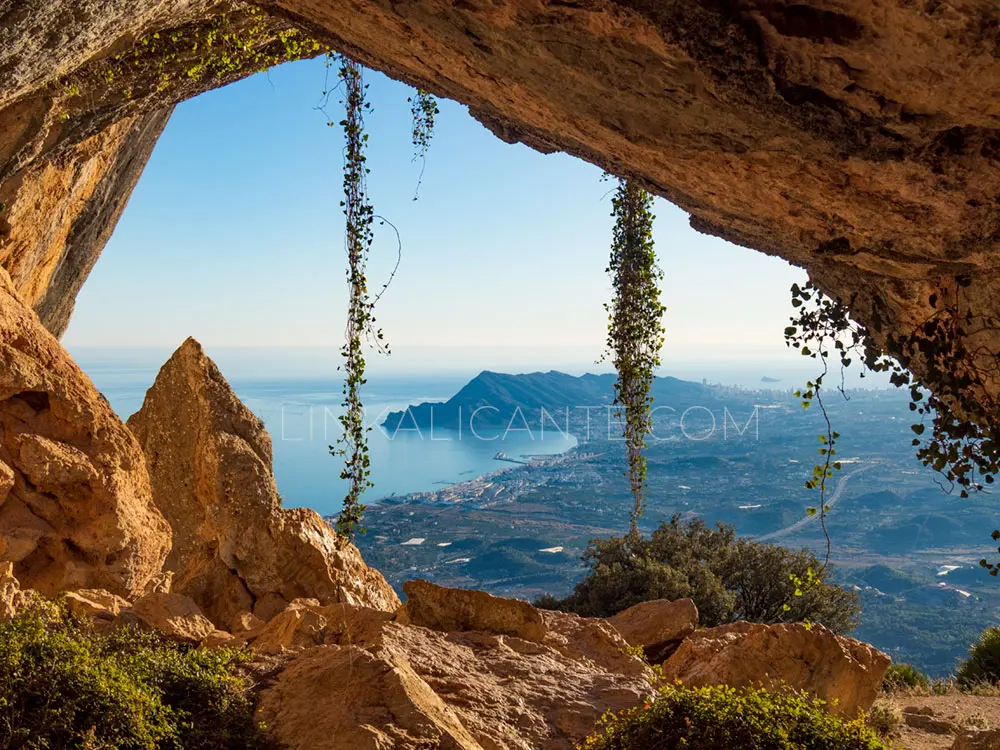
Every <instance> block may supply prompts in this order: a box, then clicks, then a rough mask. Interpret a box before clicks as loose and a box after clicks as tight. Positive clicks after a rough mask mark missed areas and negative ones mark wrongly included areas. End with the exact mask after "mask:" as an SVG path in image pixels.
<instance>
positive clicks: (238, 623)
mask: <svg viewBox="0 0 1000 750" xmlns="http://www.w3.org/2000/svg"><path fill="white" fill-rule="evenodd" d="M266 624H267V623H266V622H264V621H263V620H262V619H260V618H259V617H257V615H255V614H253V613H252V612H240V613H238V614H237V615H236V616H235V617H233V619H232V620H230V621H229V632H230V633H232V634H233V635H238V636H242V637H246V635H245V634H251V633H253V634H256V633H259V632H260V630H261V629H262V628H263V627H264V626H265V625H266Z"/></svg>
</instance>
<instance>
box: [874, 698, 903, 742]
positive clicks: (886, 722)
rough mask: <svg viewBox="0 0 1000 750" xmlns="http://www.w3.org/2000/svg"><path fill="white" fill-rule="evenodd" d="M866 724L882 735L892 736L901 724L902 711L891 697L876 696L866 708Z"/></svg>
mask: <svg viewBox="0 0 1000 750" xmlns="http://www.w3.org/2000/svg"><path fill="white" fill-rule="evenodd" d="M868 726H869V727H871V728H872V729H873V730H874V731H875V732H877V733H878V734H879V735H880V736H882V737H892V736H894V735H895V734H897V733H898V732H899V728H900V727H901V726H903V711H902V709H900V707H899V706H897V705H896V703H895V701H893V700H892V699H891V698H884V697H883V698H876V699H875V702H874V703H873V704H872V707H871V708H870V709H868Z"/></svg>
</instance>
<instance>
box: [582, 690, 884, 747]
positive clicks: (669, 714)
mask: <svg viewBox="0 0 1000 750" xmlns="http://www.w3.org/2000/svg"><path fill="white" fill-rule="evenodd" d="M583 748H584V749H585V750H674V749H675V748H683V749H684V750H718V749H719V748H740V749H741V750H793V749H794V750H887V746H886V745H885V744H884V743H883V742H882V740H881V739H880V738H879V737H878V735H877V734H876V733H875V732H874V731H873V730H872V729H871V728H870V727H868V725H867V724H866V723H865V721H864V719H860V718H859V719H855V720H853V721H847V720H845V719H841V718H838V717H836V716H833V715H831V714H830V713H828V712H827V710H826V709H825V708H824V705H823V703H822V701H816V700H813V699H811V698H808V697H806V696H804V695H801V694H799V693H795V692H792V691H776V692H770V691H767V690H763V689H761V688H731V687H725V686H722V687H708V688H686V687H682V686H668V687H666V688H663V689H662V690H661V692H660V696H659V697H658V698H657V699H656V700H655V701H653V702H652V703H647V704H646V705H645V706H640V707H639V708H635V709H633V710H631V711H625V712H622V713H620V714H617V715H609V716H605V717H604V718H603V719H602V720H601V723H600V724H599V726H598V733H597V734H595V735H594V736H592V737H590V738H588V739H587V740H586V741H585V742H584V744H583Z"/></svg>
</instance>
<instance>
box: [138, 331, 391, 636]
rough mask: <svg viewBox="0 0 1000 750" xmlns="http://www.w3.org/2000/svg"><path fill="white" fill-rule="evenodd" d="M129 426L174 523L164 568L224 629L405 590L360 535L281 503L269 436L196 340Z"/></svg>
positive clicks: (378, 604)
mask: <svg viewBox="0 0 1000 750" xmlns="http://www.w3.org/2000/svg"><path fill="white" fill-rule="evenodd" d="M128 425H129V427H130V428H131V429H132V431H133V432H134V434H135V435H136V436H137V437H138V439H139V442H140V443H141V444H142V446H143V450H144V451H145V454H146V461H147V464H148V466H149V472H150V476H151V478H152V484H153V495H154V498H155V500H156V503H157V505H158V506H159V507H160V509H161V510H162V511H163V513H164V515H165V516H166V517H167V519H168V520H169V522H170V524H171V526H172V527H173V530H174V537H173V547H172V549H171V551H170V555H169V557H168V559H167V563H166V567H167V569H169V570H171V571H173V572H174V574H175V575H174V580H173V588H172V590H173V591H175V592H179V593H183V594H186V595H188V596H190V597H191V598H193V599H194V600H195V601H196V602H197V603H198V604H199V606H201V607H202V608H203V610H204V611H205V614H206V615H207V616H208V617H209V619H211V620H212V622H213V623H215V625H216V626H217V627H219V628H226V627H229V624H230V622H231V621H232V619H233V618H234V617H235V616H236V615H237V614H239V613H241V612H247V611H251V612H253V613H254V614H255V615H257V616H258V617H260V618H261V619H263V620H269V619H271V618H272V617H274V616H275V615H276V614H278V613H279V612H280V611H281V610H283V609H284V608H285V607H286V606H287V603H288V602H290V601H292V600H294V599H298V598H304V597H311V598H315V599H318V600H320V601H322V602H324V603H332V602H349V603H352V604H359V605H364V606H369V607H373V608H376V609H385V610H387V611H394V610H395V609H396V608H397V607H398V606H399V599H398V597H397V596H396V594H395V592H394V591H393V590H392V588H391V587H390V586H389V585H388V584H387V583H386V582H385V579H384V578H383V577H382V575H381V574H380V573H378V572H377V571H375V570H372V569H371V568H369V567H368V566H367V565H365V563H364V561H363V560H362V559H361V555H360V553H359V552H358V550H357V549H356V548H355V547H354V546H353V545H346V546H345V547H344V548H343V549H338V546H337V539H336V535H335V534H334V532H333V530H332V529H331V528H330V527H329V525H328V524H327V523H326V522H324V521H323V519H322V518H320V516H319V515H318V514H317V513H315V512H313V511H311V510H307V509H303V508H297V509H293V510H286V509H283V508H281V504H280V499H279V497H278V492H277V488H276V486H275V482H274V476H273V474H272V471H271V438H270V436H269V435H268V434H267V431H266V430H265V429H264V425H263V423H261V421H260V420H259V419H258V418H257V417H256V416H255V415H254V414H253V413H252V412H251V411H250V410H249V409H247V408H246V406H244V405H243V404H242V403H241V402H240V401H239V399H238V398H237V397H236V395H235V394H234V393H233V391H232V389H231V388H230V387H229V384H228V383H227V382H226V380H225V378H223V377H222V374H221V373H220V372H219V370H218V368H217V367H216V366H215V364H214V363H213V362H212V361H211V360H210V359H209V358H208V357H207V356H205V353H204V351H203V350H202V348H201V346H200V345H199V344H198V342H196V341H195V340H194V339H188V340H187V341H185V342H184V344H183V345H182V346H181V347H180V348H179V349H178V350H177V351H176V352H174V354H173V356H172V357H171V358H170V360H169V361H168V362H167V363H166V364H165V365H164V366H163V367H162V369H161V370H160V373H159V375H157V377H156V382H155V383H154V384H153V387H152V388H150V389H149V392H148V393H147V394H146V399H145V402H144V403H143V406H142V409H141V410H140V411H139V412H137V413H136V414H134V415H132V417H131V418H129V420H128Z"/></svg>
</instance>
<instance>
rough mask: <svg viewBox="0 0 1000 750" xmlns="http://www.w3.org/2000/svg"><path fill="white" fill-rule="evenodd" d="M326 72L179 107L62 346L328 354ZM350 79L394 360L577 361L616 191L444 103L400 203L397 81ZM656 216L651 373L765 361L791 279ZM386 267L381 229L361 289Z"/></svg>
mask: <svg viewBox="0 0 1000 750" xmlns="http://www.w3.org/2000/svg"><path fill="white" fill-rule="evenodd" d="M324 76H325V69H324V65H323V61H322V60H314V61H303V62H298V63H292V64H288V65H284V66H282V67H280V68H277V69H275V70H272V71H270V72H268V73H266V74H260V75H257V76H254V77H252V78H250V79H247V80H245V81H242V82H240V83H237V84H234V85H231V86H228V87H226V88H224V89H220V90H217V91H212V92H210V93H207V94H204V95H202V96H200V97H198V98H196V99H194V100H192V101H189V102H186V103H184V104H182V105H180V106H179V107H178V108H177V111H176V113H175V115H174V117H173V119H172V120H171V121H170V124H169V125H168V127H167V129H166V131H165V132H164V134H163V136H162V138H161V139H160V142H159V144H158V145H157V147H156V150H155V151H154V153H153V156H152V158H151V160H150V163H149V165H148V167H147V168H146V171H145V173H144V175H143V177H142V179H141V180H140V182H139V185H138V187H137V188H136V190H135V193H134V195H133V197H132V200H131V202H130V204H129V206H128V208H127V209H126V211H125V213H124V216H123V217H122V220H121V222H120V224H119V225H118V228H117V229H116V231H115V233H114V236H113V237H112V239H111V241H110V242H109V243H108V246H107V248H106V250H105V251H104V254H103V255H102V257H101V259H100V260H99V262H98V263H97V266H96V268H95V269H94V272H93V273H92V275H91V277H90V279H89V280H88V282H87V284H86V285H85V286H84V288H83V291H82V292H81V294H80V296H79V299H78V303H77V307H76V312H75V314H74V317H73V320H72V323H71V324H70V328H69V330H68V332H67V333H66V335H65V337H64V341H65V343H66V344H67V345H68V346H70V347H72V348H77V349H79V348H81V347H157V348H161V347H162V348H173V347H175V346H177V345H178V344H179V343H180V342H181V341H182V340H183V339H184V338H185V337H187V336H189V335H194V336H195V337H196V338H198V339H199V340H200V341H201V342H202V343H203V344H205V345H206V346H207V347H209V348H210V349H211V348H218V347H276V346H281V347H326V348H329V349H335V348H336V347H337V346H339V344H340V340H341V336H342V332H343V321H344V312H343V310H344V307H345V305H346V286H345V281H344V252H343V217H342V214H341V210H340V207H339V201H340V195H341V168H342V158H341V149H342V138H341V133H340V130H339V128H337V127H333V128H331V127H328V126H327V125H326V118H325V117H324V116H323V115H322V114H321V113H320V112H318V111H316V110H315V106H316V105H317V103H318V101H319V99H320V95H321V92H322V90H323V86H324ZM367 80H368V82H369V83H370V89H369V98H370V100H371V102H372V104H373V109H374V111H373V112H372V113H371V114H370V115H369V116H368V118H367V121H368V126H369V132H370V134H371V135H370V153H369V160H370V166H371V169H372V173H371V175H370V176H369V190H370V193H371V196H372V198H373V201H374V204H375V207H376V211H377V212H378V213H380V214H382V215H384V216H385V217H386V218H388V219H389V220H391V221H392V222H393V223H394V224H395V225H396V226H397V227H398V229H399V231H400V234H401V238H402V244H403V249H402V254H403V257H402V264H401V266H400V269H399V273H398V275H397V277H396V280H395V282H394V283H393V285H392V287H391V288H390V290H389V291H388V292H387V293H386V295H385V297H384V298H383V300H382V302H381V303H380V307H379V309H378V311H377V318H378V321H379V323H380V324H381V326H382V327H383V329H384V330H385V332H386V334H387V336H388V337H389V339H390V341H391V342H392V343H393V345H394V346H395V348H396V350H397V353H401V354H400V355H399V356H400V357H401V361H402V362H403V363H405V362H407V361H408V360H407V357H408V356H410V357H411V359H412V356H413V355H412V353H413V352H417V351H430V350H433V351H437V352H441V351H449V352H453V353H454V356H455V357H457V358H459V359H463V360H466V361H468V360H470V358H472V359H474V358H475V357H477V356H480V355H482V354H483V352H488V353H489V354H490V357H487V359H489V358H492V361H491V362H490V363H489V364H490V365H492V366H502V364H503V361H504V360H505V358H506V359H508V361H509V362H510V363H513V362H514V361H515V360H517V361H518V362H519V363H520V361H521V360H525V363H526V364H527V362H528V361H529V360H530V361H537V362H538V364H539V366H544V365H545V364H546V363H547V362H551V364H552V366H556V365H558V364H559V363H560V361H562V360H566V361H568V360H575V359H579V360H580V361H592V360H593V358H594V357H596V356H597V355H599V353H600V350H601V347H602V345H603V341H604V333H605V313H604V310H603V307H602V304H603V303H604V302H605V301H606V300H607V298H608V297H609V295H610V288H609V285H608V280H607V276H606V274H605V267H606V264H607V256H608V249H609V242H610V233H611V222H612V220H611V218H610V216H609V213H610V210H611V203H610V195H609V191H610V190H611V188H612V186H613V183H611V182H607V181H602V179H601V172H600V170H599V169H597V168H596V167H594V166H592V165H589V164H586V163H584V162H582V161H579V160H576V159H573V158H571V157H568V156H565V155H563V154H553V155H548V156H543V155H541V154H538V153H536V152H534V151H531V150H530V149H528V148H527V147H524V146H520V145H514V146H511V145H508V144H505V143H502V142H501V141H500V140H498V139H497V138H495V137H494V136H493V135H492V134H491V133H489V132H488V131H487V130H486V129H485V128H483V127H482V126H481V125H480V124H479V123H477V122H476V121H475V120H473V119H472V118H471V117H470V116H469V114H468V112H467V111H466V109H465V107H463V106H461V105H458V104H455V103H453V102H442V103H441V114H440V115H439V117H438V122H437V127H436V129H435V133H434V141H433V143H432V145H431V149H430V152H429V154H428V157H427V164H426V171H425V173H424V178H423V184H422V186H421V188H420V198H419V200H418V201H414V200H413V196H414V189H415V187H416V183H417V178H418V175H419V172H420V165H419V163H414V162H413V161H412V159H411V157H412V153H413V146H412V144H411V142H410V113H409V105H408V103H407V97H408V96H409V93H410V92H409V89H408V88H407V87H405V86H403V85H401V84H398V83H395V82H393V81H390V80H389V79H387V78H385V77H384V76H382V75H380V74H376V73H368V74H367ZM338 110H339V105H338V104H337V99H336V97H335V98H334V100H333V101H332V102H331V108H330V111H331V113H332V114H334V115H335V119H339V111H338ZM655 212H656V215H657V221H656V224H655V239H656V247H657V253H658V255H659V258H660V263H661V265H662V267H663V269H664V272H665V278H664V299H665V302H666V304H667V306H668V312H667V317H666V327H667V331H668V334H667V343H666V348H667V353H668V360H671V359H678V360H682V359H691V358H694V359H697V358H699V357H702V358H737V359H738V358H742V357H746V356H753V357H760V358H768V359H770V358H772V357H778V358H782V359H784V358H785V356H786V355H785V354H784V344H783V341H782V330H783V328H784V326H785V325H786V321H787V319H788V316H789V313H790V311H791V306H790V304H789V294H788V289H789V287H790V286H791V284H792V283H793V282H796V281H798V282H801V281H803V280H804V278H805V276H804V273H803V272H802V271H800V270H798V269H795V268H792V267H790V266H789V265H788V264H787V263H785V262H784V261H781V260H778V259H774V258H769V257H766V256H763V255H761V254H758V253H755V252H752V251H750V250H746V249H743V248H738V247H735V246H733V245H730V244H728V243H725V242H723V241H721V240H718V239H715V238H711V237H706V236H703V235H699V234H697V233H696V232H694V231H693V230H692V229H690V227H689V226H688V223H687V216H686V215H685V214H684V213H683V212H682V211H680V210H679V209H677V208H675V207H674V206H671V205H670V204H668V203H666V202H665V201H662V200H657V203H656V208H655ZM395 260H396V239H395V235H394V234H393V233H392V232H391V231H390V230H388V229H383V230H381V231H380V233H379V235H378V237H377V241H376V244H375V247H374V249H373V254H372V262H371V278H372V280H373V284H375V285H380V283H381V282H380V281H379V280H381V279H383V278H384V277H385V276H386V274H388V272H389V270H390V269H391V267H392V265H393V264H394V263H395ZM477 352H478V353H479V354H477ZM525 352H527V353H525ZM532 352H534V353H532ZM397 359H399V357H397ZM542 360H546V362H543V361H542Z"/></svg>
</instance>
